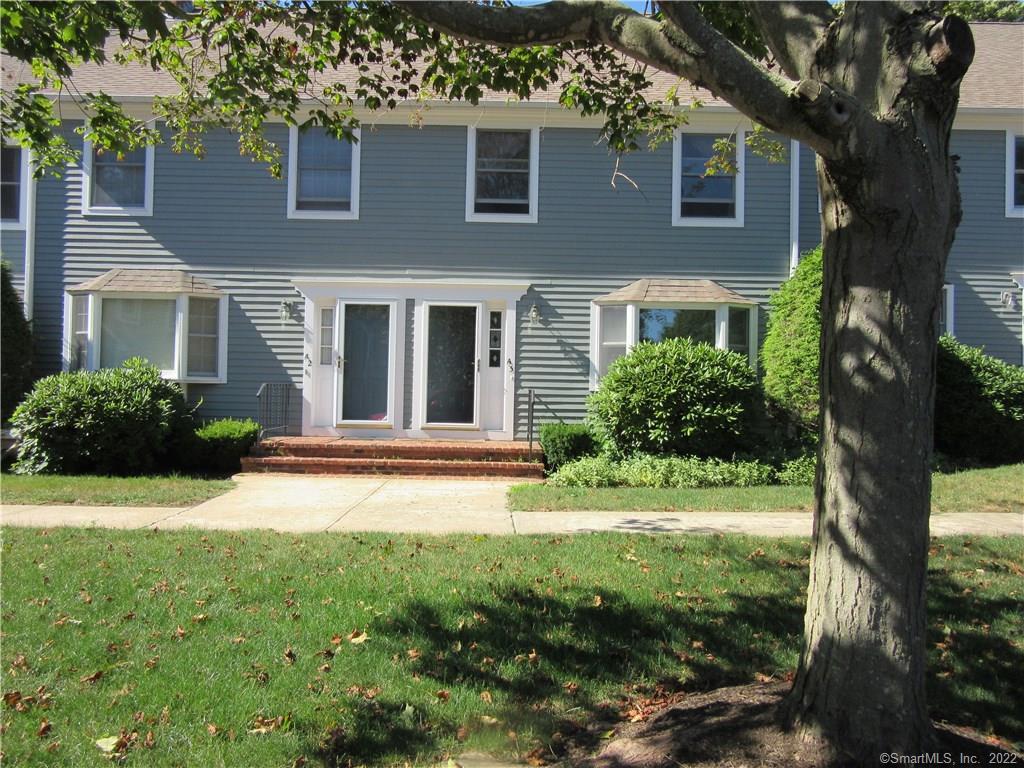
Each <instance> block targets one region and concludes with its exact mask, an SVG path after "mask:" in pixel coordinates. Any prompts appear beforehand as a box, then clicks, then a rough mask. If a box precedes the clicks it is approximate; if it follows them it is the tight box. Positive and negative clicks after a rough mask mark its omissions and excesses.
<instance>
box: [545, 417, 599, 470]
mask: <svg viewBox="0 0 1024 768" xmlns="http://www.w3.org/2000/svg"><path fill="white" fill-rule="evenodd" d="M540 447H541V448H542V449H543V450H544V463H545V464H546V465H547V468H548V472H556V471H558V468H559V467H561V466H562V465H563V464H568V463H569V462H570V461H575V460H576V459H581V458H583V457H584V456H593V455H595V454H596V453H597V449H598V445H597V441H596V440H594V435H593V433H592V432H591V431H590V427H588V426H587V425H586V424H563V423H557V424H545V425H543V426H542V427H541V428H540Z"/></svg>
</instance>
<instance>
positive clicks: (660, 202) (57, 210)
mask: <svg viewBox="0 0 1024 768" xmlns="http://www.w3.org/2000/svg"><path fill="white" fill-rule="evenodd" d="M466 134H467V131H466V128H465V127H443V126H428V127H425V128H422V129H416V128H410V127H404V126H379V127H377V128H371V127H369V126H367V127H365V128H364V129H363V132H362V139H363V140H362V147H361V180H360V187H361V194H360V205H359V210H360V216H359V219H358V220H356V221H319V220H289V219H287V218H286V197H287V186H286V183H285V181H284V180H277V179H273V178H272V177H271V176H270V175H269V174H268V172H267V171H266V169H265V167H264V166H262V165H260V164H254V163H251V162H249V161H248V160H247V159H245V158H241V157H239V155H238V150H237V146H236V145H235V142H234V140H233V139H232V138H231V137H230V136H228V135H226V134H224V133H216V134H213V135H211V136H209V137H208V139H207V149H208V153H207V157H206V158H205V159H204V160H202V161H200V160H197V159H195V158H194V157H191V156H185V155H176V154H173V153H172V152H171V151H170V150H169V149H168V147H167V146H166V145H163V146H160V147H158V148H157V150H156V159H155V173H154V179H155V183H154V201H153V213H154V215H153V216H152V217H138V218H137V217H100V216H90V217H84V218H83V217H82V215H81V203H80V200H81V197H80V195H81V189H80V186H81V172H80V169H78V168H73V169H70V170H69V172H68V173H67V174H65V177H64V178H63V179H62V180H54V179H45V180H43V181H41V182H40V184H39V187H38V221H39V229H38V235H37V252H36V258H37V276H36V284H37V295H36V315H37V323H36V328H37V331H38V334H39V354H40V359H41V361H42V363H43V365H44V367H45V368H46V370H48V371H53V370H58V369H59V368H60V364H61V334H62V313H63V292H64V290H65V289H66V288H67V287H68V286H70V285H73V284H75V283H78V282H81V281H82V280H85V279H87V278H90V277H93V276H95V275H98V274H100V273H102V272H104V271H106V270H107V269H110V268H112V267H115V266H136V267H147V266H148V267H157V266H159V267H171V268H182V269H187V270H189V271H190V272H193V273H194V274H196V275H197V276H198V277H200V278H201V279H203V280H205V281H207V282H209V283H211V284H213V285H215V286H217V287H218V288H220V289H221V290H223V291H225V292H226V293H227V294H228V296H229V329H228V336H229V338H228V364H227V383H226V384H218V385H204V386H201V387H200V386H196V385H193V386H191V387H190V388H189V395H190V398H191V399H193V400H198V399H199V398H201V399H202V410H201V413H202V414H203V415H204V416H208V417H212V416H237V417H244V416H253V415H255V411H256V397H255V396H256V391H257V389H258V388H259V385H260V384H261V383H263V382H291V384H292V385H293V386H294V387H295V388H296V392H298V390H299V388H301V387H302V384H303V360H302V355H303V347H302V321H301V317H299V316H298V315H296V316H293V317H292V318H290V319H289V320H287V321H285V322H282V321H281V320H280V318H279V316H278V308H279V305H280V303H281V301H282V300H286V299H287V300H297V299H299V296H298V294H297V292H296V291H295V289H294V287H293V286H292V282H291V281H292V280H293V279H301V278H308V277H321V278H322V277H357V276H363V277H375V278H392V277H417V276H418V277H423V278H438V277H445V278H452V277H465V278H512V279H517V278H521V279H523V280H524V281H526V282H529V283H530V284H531V286H532V287H531V289H530V291H529V292H528V293H527V294H526V295H525V296H524V297H523V298H522V300H521V301H520V302H519V304H518V306H517V317H518V326H517V354H518V361H517V367H516V374H515V375H516V384H517V392H518V395H517V404H516V412H515V417H516V418H515V425H516V435H517V436H518V437H525V433H526V428H527V425H526V415H527V414H526V401H527V397H528V393H527V390H529V389H533V390H534V391H535V393H536V407H537V412H536V415H537V420H538V423H541V422H544V421H552V420H558V419H564V420H566V421H571V420H577V419H580V418H582V417H583V415H584V410H585V398H586V395H587V393H588V387H589V361H588V355H589V345H590V338H589V335H590V328H589V326H590V314H589V308H590V302H591V300H592V299H593V298H595V297H596V296H599V295H601V294H604V293H607V292H609V291H611V290H614V289H616V288H620V287H622V286H623V285H625V284H626V283H628V282H631V281H633V280H635V279H637V278H640V277H651V276H672V277H684V278H685V277H689V278H709V279H713V280H717V281H718V282H720V283H721V284H722V285H724V286H726V287H727V288H731V289H733V290H735V291H738V292H739V293H741V294H743V295H745V296H747V297H749V298H751V299H754V300H756V301H758V302H761V303H762V304H763V303H764V302H765V301H766V299H767V295H768V293H769V292H770V291H771V290H773V289H774V288H776V287H777V285H778V283H779V282H780V281H781V280H783V279H785V277H786V276H787V275H788V269H789V199H788V197H789V195H788V189H789V167H788V165H786V164H779V165H772V164H769V163H767V162H766V161H765V160H763V159H761V158H757V157H754V156H752V155H751V153H750V152H749V151H748V153H747V158H746V173H745V176H746V179H745V182H744V183H745V185H746V191H745V198H746V199H745V226H743V227H742V228H690V227H673V226H672V225H671V218H672V217H671V190H672V167H671V165H672V163H671V160H672V148H671V146H665V147H662V148H661V149H659V150H658V151H657V152H653V153H652V152H637V153H634V154H632V155H629V156H628V157H626V158H624V159H623V161H622V163H621V166H620V169H619V170H620V171H621V172H622V173H625V174H626V175H628V176H629V177H630V178H631V179H632V180H633V181H634V182H636V184H637V186H638V189H634V188H633V187H632V186H631V185H629V184H628V183H625V182H621V181H620V182H619V183H618V185H617V189H615V188H612V186H611V183H610V181H611V178H612V172H613V169H614V157H612V156H610V155H609V154H608V152H607V151H606V149H605V148H604V147H602V146H601V145H599V144H598V143H597V134H596V132H594V131H590V130H583V129H551V128H548V129H544V130H542V131H541V147H540V173H539V181H540V192H539V219H538V222H537V223H536V224H513V223H501V224H497V223H467V222H466V221H465V168H466ZM71 136H72V141H74V140H76V139H75V138H74V137H73V134H72V135H71ZM270 138H271V139H272V140H275V141H277V142H279V143H280V144H281V146H282V148H284V149H286V148H287V132H286V130H285V129H284V128H283V127H279V128H273V129H271V131H270ZM1001 141H1002V140H1001V138H1000V142H1001ZM985 146H987V145H985ZM998 146H999V147H1002V144H1001V143H999V145H998ZM986 152H987V150H985V151H981V152H980V153H979V154H980V156H981V158H982V159H984V158H986V157H987V154H986ZM801 158H802V163H801V228H800V232H801V247H802V248H803V247H811V246H813V245H816V244H817V241H818V237H817V235H815V236H814V237H811V235H810V232H811V229H812V228H813V229H816V228H817V224H816V219H817V204H816V197H815V196H814V187H813V181H809V179H811V180H813V155H812V153H810V152H809V151H807V150H806V149H805V150H804V151H802V152H801ZM999 158H1000V159H999V163H1000V167H1001V163H1002V160H1001V150H1000V154H999ZM990 161H991V158H989V160H986V162H990ZM979 183H981V181H980V180H979ZM986 183H987V182H986ZM966 194H967V193H966V192H965V196H966ZM993 194H994V195H1001V194H1002V183H1001V181H1000V183H999V185H998V191H997V193H993ZM1000 199H1001V198H1000ZM809 206H811V209H810V211H808V207H809ZM997 210H998V213H999V215H1000V216H1001V215H1002V207H1001V204H1000V206H998V209H997ZM965 220H966V218H965ZM1017 223H1018V224H1019V223H1020V220H1017ZM1018 231H1019V227H1018ZM805 240H806V241H807V242H804V241H805ZM812 241H813V242H812ZM959 245H960V243H959V242H958V246H959ZM1004 250H1006V249H1005V248H1004ZM959 298H960V295H959V293H958V302H959ZM965 301H966V298H965ZM533 304H537V306H538V309H539V310H540V313H541V322H540V323H539V324H538V326H537V327H535V328H531V327H529V321H528V319H527V314H528V311H529V308H530V307H531V306H532V305H533ZM295 306H296V307H297V308H301V306H302V304H301V302H297V303H296V305H295ZM967 306H969V305H968V304H965V307H967ZM299 311H301V309H299ZM405 315H406V323H407V325H406V329H407V337H406V338H407V341H406V349H405V353H406V381H405V392H404V400H405V413H406V419H407V420H408V418H409V416H410V414H411V382H412V343H413V342H412V339H413V333H412V330H413V329H412V314H411V302H410V303H409V304H408V305H407V306H406V308H405ZM961 318H962V315H961V314H960V308H959V306H958V315H957V325H958V327H959V326H960V323H961V322H962V320H961ZM763 320H764V313H763V312H762V313H761V325H762V338H763ZM968 326H969V324H968ZM1017 339H1018V341H1017V344H1018V346H1017V352H1018V354H1019V349H1020V347H1019V336H1018V337H1017ZM1011 341H1012V340H1011ZM294 400H295V402H294V405H293V409H292V411H293V412H292V417H291V418H292V422H293V423H292V430H293V431H297V430H298V428H299V426H300V424H301V415H300V408H299V397H296V398H295V399H294ZM407 423H408V422H407Z"/></svg>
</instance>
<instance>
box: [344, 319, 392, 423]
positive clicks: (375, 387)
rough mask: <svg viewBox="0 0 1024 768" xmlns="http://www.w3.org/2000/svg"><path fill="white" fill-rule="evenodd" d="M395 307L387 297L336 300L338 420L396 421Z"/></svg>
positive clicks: (358, 421)
mask: <svg viewBox="0 0 1024 768" xmlns="http://www.w3.org/2000/svg"><path fill="white" fill-rule="evenodd" d="M397 314H398V313H397V307H396V304H395V302H392V301H381V302H371V301H346V300H344V299H339V300H338V305H337V311H336V312H335V316H336V317H337V322H336V326H335V333H336V336H335V349H337V358H336V360H335V392H336V397H335V408H334V423H335V424H336V425H338V426H353V427H359V426H365V427H374V428H389V427H393V426H394V425H395V415H394V414H393V413H392V409H393V403H394V401H395V398H394V392H395V351H396V350H395V347H396V323H397V317H396V316H397Z"/></svg>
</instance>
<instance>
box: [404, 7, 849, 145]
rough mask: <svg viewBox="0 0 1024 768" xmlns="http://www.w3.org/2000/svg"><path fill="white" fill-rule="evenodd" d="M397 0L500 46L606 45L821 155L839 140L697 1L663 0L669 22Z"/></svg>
mask: <svg viewBox="0 0 1024 768" xmlns="http://www.w3.org/2000/svg"><path fill="white" fill-rule="evenodd" d="M394 4H395V5H396V6H398V7H400V8H402V10H404V11H405V12H406V13H407V14H408V15H410V16H412V17H413V18H416V19H418V20H420V21H422V22H425V23H426V24H428V25H430V26H431V27H433V28H434V29H437V30H440V31H441V32H444V33H445V34H448V35H451V36H452V37H456V38H459V39H462V40H467V41H471V42H476V43H482V44H488V45H497V46H501V47H525V46H533V45H552V44H559V43H592V44H603V45H606V46H608V47H609V48H613V49H614V50H616V51H619V52H620V53H623V54H625V55H627V56H629V57H631V58H634V59H636V60H637V61H640V62H643V63H645V64H648V65H650V66H653V67H656V68H657V69H660V70H663V71H665V72H672V73H674V74H677V75H679V76H681V77H683V78H685V79H687V80H689V81H690V82H692V83H694V84H695V85H697V86H699V87H702V88H706V89H708V90H709V91H711V92H712V93H714V94H715V95H716V96H718V97H719V98H722V99H724V100H725V101H727V102H729V103H730V104H731V105H732V106H734V107H735V108H736V109H737V110H739V111H740V112H742V113H743V114H744V115H746V116H747V117H749V118H751V119H752V120H754V121H756V122H758V123H761V124H762V125H764V126H765V127H767V128H769V129H771V130H773V131H778V132H779V133H782V134H785V135H786V136H789V137H791V138H795V139H797V140H798V141H801V142H803V143H805V144H807V145H808V146H810V147H812V148H814V149H815V150H816V151H819V152H820V153H823V154H824V153H827V152H828V151H829V149H830V148H831V146H832V143H831V141H830V140H829V139H828V137H825V136H822V135H820V134H819V133H818V131H817V130H815V129H814V128H813V127H812V126H811V124H810V123H809V122H808V121H807V120H806V119H805V115H804V113H803V109H802V103H803V102H802V101H801V100H800V99H799V98H797V94H796V86H797V83H795V82H792V81H789V80H787V79H786V78H785V77H782V76H781V75H779V74H776V73H773V72H770V71H769V70H768V69H767V68H765V67H764V66H762V65H761V64H759V63H758V62H757V61H755V60H754V59H752V58H751V57H750V56H748V55H747V54H746V53H744V52H743V51H742V50H741V49H740V48H738V47H737V46H735V45H734V44H733V43H732V42H730V41H729V40H728V39H726V38H725V37H724V36H723V35H722V34H721V33H719V32H718V31H717V30H716V29H714V27H712V26H711V25H710V24H709V23H708V22H707V21H706V20H705V19H704V17H703V16H701V14H700V13H699V12H698V11H697V10H696V8H695V7H693V6H692V5H691V4H690V3H662V4H660V7H661V9H662V12H663V14H664V16H665V19H666V20H665V21H663V22H658V21H655V20H654V19H650V18H647V17H645V16H643V15H642V14H640V13H637V12H636V11H634V10H632V9H630V8H628V7H627V6H625V5H622V4H621V3H618V2H611V1H610V0H577V2H572V3H543V4H541V5H534V6H513V7H508V6H505V7H494V6H486V5H478V4H475V3H454V2H411V1H410V0H400V1H397V2H395V3H394Z"/></svg>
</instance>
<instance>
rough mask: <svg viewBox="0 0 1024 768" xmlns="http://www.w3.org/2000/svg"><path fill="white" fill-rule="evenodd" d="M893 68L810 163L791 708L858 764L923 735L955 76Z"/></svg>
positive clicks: (807, 729) (956, 204)
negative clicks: (807, 449)
mask: <svg viewBox="0 0 1024 768" xmlns="http://www.w3.org/2000/svg"><path fill="white" fill-rule="evenodd" d="M837 80H839V81H840V82H841V78H839V77H837ZM895 80H896V84H895V87H898V88H900V89H903V90H902V91H893V92H892V93H891V94H888V95H889V96H890V97H891V99H892V108H891V111H890V113H889V115H887V117H888V118H890V119H887V120H886V121H885V122H884V124H883V126H882V129H881V131H880V132H878V131H876V130H875V128H877V126H875V128H873V130H872V132H871V133H861V134H859V135H857V136H856V138H857V139H859V140H860V141H862V142H863V143H862V144H861V146H860V147H859V150H860V151H859V152H858V154H857V156H856V157H854V158H851V159H841V160H835V159H832V160H828V161H825V160H821V159H819V162H818V175H819V181H820V185H821V189H822V198H823V199H822V207H823V235H824V255H825V260H824V263H825V266H824V285H823V291H822V340H821V414H822V418H821V433H820V438H821V440H820V449H819V450H820V456H819V463H818V473H817V478H816V493H815V519H814V534H813V536H814V547H813V554H812V557H811V574H810V584H809V588H808V595H807V612H806V617H805V622H804V648H803V653H802V656H801V659H800V665H799V669H798V671H797V676H796V679H795V682H794V687H793V690H792V692H791V694H790V699H789V706H790V715H791V719H792V722H793V724H794V725H796V726H797V727H798V728H800V729H801V730H802V731H803V733H804V735H805V736H807V737H808V741H810V742H812V743H817V744H818V745H819V746H820V745H821V744H825V745H827V746H828V747H830V748H832V749H834V750H836V751H837V752H839V753H840V754H841V755H843V756H845V757H847V758H852V759H853V760H854V761H856V762H857V763H858V764H875V763H877V762H878V760H879V755H880V754H881V753H883V752H900V753H903V754H908V755H910V754H920V753H922V752H925V751H927V750H928V749H929V748H930V747H931V746H932V744H933V739H934V736H933V733H932V728H931V722H930V720H929V718H928V712H927V706H926V700H925V660H926V649H925V632H926V617H925V576H926V573H927V558H928V517H929V511H930V495H931V471H930V464H931V453H932V440H933V405H934V394H935V348H936V339H937V334H938V317H939V313H938V307H939V302H940V297H941V291H942V283H943V274H944V271H945V264H946V257H947V255H948V253H949V249H950V246H951V245H952V242H953V235H954V232H955V230H956V225H957V224H958V223H959V218H960V201H959V193H958V188H957V180H956V168H955V162H954V159H953V158H951V157H950V155H949V136H950V131H951V128H952V120H953V113H954V111H955V103H956V99H955V89H954V91H953V94H952V98H951V99H950V102H951V105H950V106H949V107H948V108H947V109H944V110H936V109H934V102H932V103H923V102H921V101H917V102H916V103H915V97H916V96H917V95H916V94H914V93H913V89H912V88H906V82H905V81H904V82H900V81H899V78H896V79H895ZM885 81H886V78H885V77H884V76H880V77H879V78H878V80H877V81H876V83H877V85H876V87H877V88H879V89H880V90H881V89H883V88H885ZM833 82H836V80H833ZM844 85H845V84H844ZM933 95H934V94H929V96H933Z"/></svg>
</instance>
